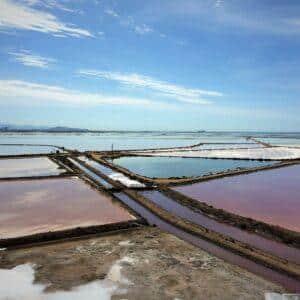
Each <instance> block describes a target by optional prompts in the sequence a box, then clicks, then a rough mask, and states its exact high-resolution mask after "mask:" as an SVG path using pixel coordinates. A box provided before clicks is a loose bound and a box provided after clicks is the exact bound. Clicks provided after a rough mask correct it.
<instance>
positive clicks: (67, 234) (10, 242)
mask: <svg viewBox="0 0 300 300" xmlns="http://www.w3.org/2000/svg"><path fill="white" fill-rule="evenodd" d="M142 223H143V221H142V220H141V221H139V220H133V221H125V222H118V223H111V224H104V225H96V226H88V227H77V228H73V229H67V230H60V231H49V232H45V233H37V234H33V235H28V236H23V237H16V238H8V239H0V247H1V248H2V247H3V248H8V249H10V248H19V247H23V246H28V245H32V244H36V243H38V244H40V243H47V242H53V241H59V240H66V239H72V238H79V237H84V236H88V235H95V234H100V233H106V232H116V231H119V230H124V229H130V228H136V227H139V226H140V225H141V224H142Z"/></svg>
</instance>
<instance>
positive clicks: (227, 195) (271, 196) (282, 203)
mask: <svg viewBox="0 0 300 300" xmlns="http://www.w3.org/2000/svg"><path fill="white" fill-rule="evenodd" d="M299 182H300V165H294V166H290V167H283V168H279V169H272V170H266V171H261V172H255V173H251V174H245V175H238V176H232V177H226V178H221V179H215V180H210V181H206V182H201V183H195V184H190V185H184V186H178V187H174V188H173V189H174V190H176V191H178V192H181V193H182V194H184V195H186V196H189V197H192V198H194V199H196V200H198V201H200V202H205V203H208V204H210V205H212V206H214V207H216V208H222V209H224V210H227V211H230V212H232V213H235V214H238V215H242V216H245V217H250V218H253V219H256V220H259V221H263V222H266V223H269V224H273V225H279V226H281V227H284V228H287V229H290V230H294V231H298V232H300V218H299V215H300V201H299V199H300V198H299V196H300V185H299Z"/></svg>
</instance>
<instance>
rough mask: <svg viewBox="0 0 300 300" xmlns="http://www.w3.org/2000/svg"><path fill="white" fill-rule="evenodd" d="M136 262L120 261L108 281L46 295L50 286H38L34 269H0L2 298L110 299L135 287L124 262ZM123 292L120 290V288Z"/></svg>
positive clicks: (112, 268) (13, 299)
mask: <svg viewBox="0 0 300 300" xmlns="http://www.w3.org/2000/svg"><path fill="white" fill-rule="evenodd" d="M124 262H126V263H133V261H132V260H130V258H129V257H124V258H122V259H120V260H119V261H117V262H116V263H115V264H114V265H113V266H112V267H111V269H110V271H109V273H108V275H107V276H106V278H105V279H104V280H95V281H92V282H90V283H88V284H85V285H81V286H77V287H75V288H73V289H72V290H70V291H56V292H51V293H44V290H45V288H46V287H47V285H44V284H37V283H34V277H35V276H34V275H35V271H34V266H33V265H31V264H23V265H19V266H17V267H15V268H13V269H8V270H6V269H0V298H1V299H8V300H19V299H23V300H82V299H89V300H99V299H101V300H106V299H107V300H109V299H111V298H112V296H113V295H114V294H115V292H118V295H121V294H122V291H123V293H125V292H126V289H124V286H125V287H126V286H127V285H129V284H131V283H130V282H129V281H128V279H127V278H125V277H124V276H122V274H121V269H122V263H124ZM120 286H121V287H122V288H123V289H122V290H120V289H119V287H120Z"/></svg>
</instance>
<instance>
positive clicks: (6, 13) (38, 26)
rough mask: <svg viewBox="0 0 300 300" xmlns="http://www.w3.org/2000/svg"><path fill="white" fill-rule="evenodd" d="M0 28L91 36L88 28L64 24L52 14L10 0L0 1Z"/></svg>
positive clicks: (61, 34)
mask: <svg viewBox="0 0 300 300" xmlns="http://www.w3.org/2000/svg"><path fill="white" fill-rule="evenodd" d="M1 28H6V29H8V28H10V29H19V30H20V29H21V30H31V31H37V32H43V33H49V34H52V35H54V36H55V35H60V36H64V37H66V36H72V37H92V36H93V35H92V34H91V33H90V32H89V31H88V30H85V29H81V28H77V27H75V26H73V25H70V24H66V23H64V22H62V21H60V20H59V19H57V18H56V17H55V16H54V15H53V14H50V13H47V12H44V11H41V10H37V9H34V8H32V7H30V5H29V4H27V5H26V4H21V3H17V2H15V1H12V0H1V1H0V29H1Z"/></svg>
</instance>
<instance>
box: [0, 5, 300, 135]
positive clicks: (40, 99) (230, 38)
mask: <svg viewBox="0 0 300 300" xmlns="http://www.w3.org/2000/svg"><path fill="white" fill-rule="evenodd" d="M299 16H300V2H299V1H296V0H294V1H288V0H286V1H276V0H272V1H256V0H249V1H248V0H243V1H235V0H231V1H230V0H228V1H227V0H202V1H201V0H185V1H184V0H163V1H161V0H152V1H140V0H136V1H133V0H126V1H121V0H119V1H117V0H115V1H106V0H77V1H75V0H74V1H71V0H61V1H58V0H1V1H0V122H5V123H16V124H33V125H50V126H57V125H65V126H73V127H84V128H91V129H116V130H118V129H123V130H125V129H130V130H200V129H205V130H274V131H300V117H299V116H300V98H299V97H300V68H299V66H300V56H299V50H300V39H299V38H300V17H299Z"/></svg>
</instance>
